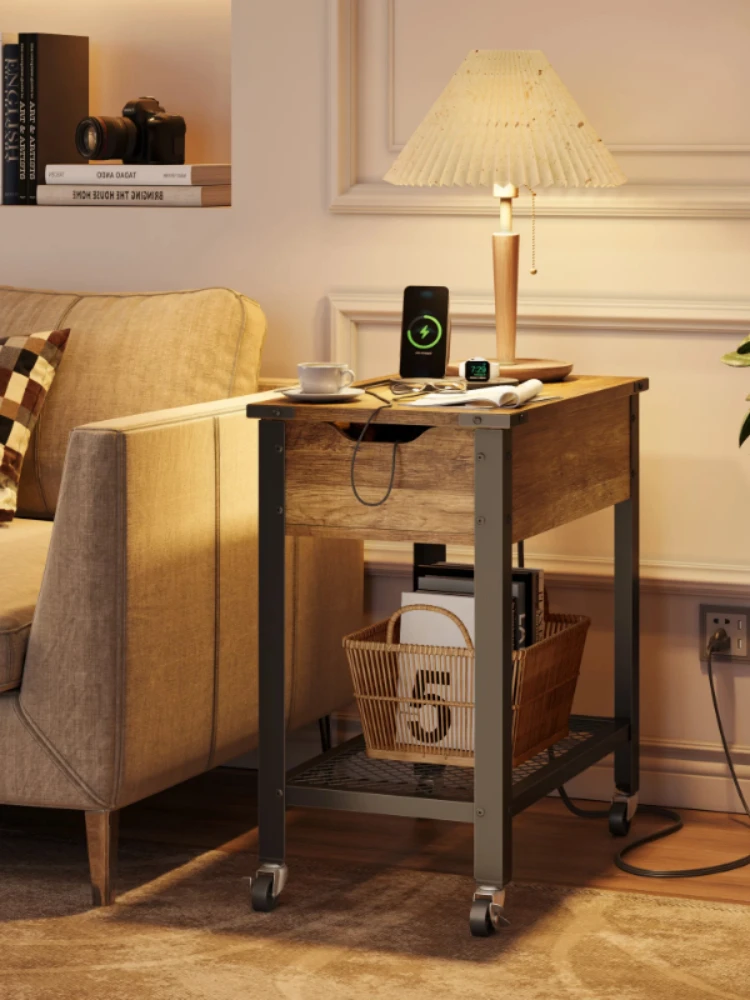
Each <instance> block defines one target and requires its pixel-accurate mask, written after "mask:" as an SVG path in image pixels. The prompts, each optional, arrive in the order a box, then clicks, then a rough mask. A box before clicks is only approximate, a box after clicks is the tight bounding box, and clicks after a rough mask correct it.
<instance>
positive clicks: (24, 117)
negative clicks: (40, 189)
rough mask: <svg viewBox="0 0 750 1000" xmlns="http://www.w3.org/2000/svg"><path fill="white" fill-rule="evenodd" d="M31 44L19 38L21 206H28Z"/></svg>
mask: <svg viewBox="0 0 750 1000" xmlns="http://www.w3.org/2000/svg"><path fill="white" fill-rule="evenodd" d="M28 47H29V43H28V39H27V36H26V35H19V36H18V68H19V73H20V79H19V82H18V202H17V204H19V205H25V204H26V194H27V190H26V179H27V164H28V153H29V143H28V135H27V132H28V125H27V121H28V114H29V101H28V73H29V62H28V59H27V58H26V52H27V50H28Z"/></svg>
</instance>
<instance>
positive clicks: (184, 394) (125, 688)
mask: <svg viewBox="0 0 750 1000" xmlns="http://www.w3.org/2000/svg"><path fill="white" fill-rule="evenodd" d="M67 328H69V329H70V331H71V332H70V338H69V340H68V345H67V348H66V351H65V354H64V357H63V359H62V362H61V364H60V368H59V371H58V373H57V376H56V379H55V381H54V383H53V385H52V388H51V391H50V393H49V397H48V399H47V402H46V404H45V407H44V409H43V411H42V414H41V417H40V420H39V423H38V424H37V427H36V429H35V431H34V434H33V437H32V440H31V444H30V450H29V452H28V454H27V456H26V460H25V463H24V467H23V472H22V478H21V484H20V489H19V509H18V516H17V517H16V519H15V520H14V521H12V522H11V523H10V524H9V525H5V526H0V805H2V804H5V805H22V806H39V807H43V808H66V809H76V810H81V811H82V812H84V813H85V815H86V830H87V840H88V849H89V861H90V870H91V882H92V890H93V898H94V902H95V904H107V903H109V902H111V900H112V897H113V880H114V868H115V860H116V853H117V815H118V810H120V809H122V807H123V806H127V805H128V804H130V803H132V802H135V801H137V800H139V799H142V798H144V797H146V796H149V795H152V794H154V793H155V792H158V791H160V790H162V789H164V788H166V787H168V786H171V785H174V784H176V783H178V782H181V781H184V780H185V779H187V778H190V777H192V776H194V775H197V774H199V773H201V772H203V771H205V770H207V769H210V768H213V767H215V766H216V765H219V764H221V763H223V762H225V761H228V760H230V759H231V758H233V757H236V756H238V755H240V754H243V753H245V752H247V751H250V750H252V749H253V748H254V747H255V746H256V743H257V716H258V703H257V610H256V609H257V595H258V587H259V586H262V581H260V580H258V576H257V468H256V465H257V454H256V449H257V425H256V424H255V423H254V422H251V421H249V420H247V419H246V417H245V412H244V411H245V405H246V403H247V402H248V400H249V399H251V398H256V397H253V396H252V395H251V394H253V393H256V391H257V390H258V389H259V388H261V389H262V388H264V387H265V388H268V383H266V384H265V386H264V385H261V384H260V383H259V368H260V360H261V349H262V345H263V339H264V335H265V330H266V322H265V318H264V315H263V312H262V311H261V309H260V307H259V306H258V305H257V304H256V303H254V302H252V301H250V300H249V299H247V298H245V297H243V296H241V295H238V294H237V293H235V292H232V291H229V290H227V289H203V290H198V291H191V292H176V293H165V294H145V295H140V294H135V295H89V294H74V293H70V292H63V293H56V292H42V291H29V290H24V289H16V288H7V287H6V288H0V331H2V332H3V333H4V334H7V335H16V334H28V333H32V332H35V331H42V330H52V329H67ZM286 579H287V595H286V600H287V621H288V623H289V625H288V630H289V631H288V641H287V663H286V674H287V719H288V724H289V726H290V728H296V727H300V726H304V725H306V724H308V723H310V722H313V721H314V720H316V719H319V718H321V717H323V716H325V715H327V714H329V713H331V712H333V711H334V710H336V709H337V708H339V707H341V706H342V705H344V704H346V703H347V702H348V701H350V698H351V688H350V682H349V677H348V672H347V669H346V663H345V660H344V658H343V655H342V649H341V637H342V635H343V634H345V633H346V632H348V631H351V630H354V629H355V628H358V627H360V624H361V617H362V588H363V556H362V545H361V543H359V542H350V541H333V540H322V539H290V540H289V544H288V546H287V576H286Z"/></svg>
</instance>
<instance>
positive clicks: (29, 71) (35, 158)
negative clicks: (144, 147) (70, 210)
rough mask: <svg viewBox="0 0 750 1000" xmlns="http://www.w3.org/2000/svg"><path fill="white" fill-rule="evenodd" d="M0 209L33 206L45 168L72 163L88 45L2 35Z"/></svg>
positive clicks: (85, 105) (84, 98) (77, 39)
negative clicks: (53, 164)
mask: <svg viewBox="0 0 750 1000" xmlns="http://www.w3.org/2000/svg"><path fill="white" fill-rule="evenodd" d="M0 48H1V49H2V113H3V131H2V134H3V155H2V192H3V204H4V205H35V204H37V192H38V190H39V187H40V186H41V185H40V179H41V178H42V176H43V175H44V171H45V168H46V166H47V164H48V163H53V162H55V161H57V162H59V161H61V160H66V159H73V158H74V157H75V156H76V155H77V153H76V146H75V130H76V126H77V125H78V123H79V122H80V121H81V120H82V119H83V118H85V117H86V116H87V115H88V113H89V40H88V38H86V37H84V36H80V35H48V34H43V33H41V32H31V33H22V34H20V35H15V34H8V33H3V34H2V35H1V36H0Z"/></svg>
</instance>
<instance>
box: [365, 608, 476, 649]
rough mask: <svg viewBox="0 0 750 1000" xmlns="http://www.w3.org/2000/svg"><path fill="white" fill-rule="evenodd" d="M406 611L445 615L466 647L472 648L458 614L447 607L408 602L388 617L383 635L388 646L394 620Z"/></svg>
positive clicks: (391, 636)
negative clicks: (461, 637) (457, 629)
mask: <svg viewBox="0 0 750 1000" xmlns="http://www.w3.org/2000/svg"><path fill="white" fill-rule="evenodd" d="M407 611H434V612H436V614H439V615H445V617H446V618H450V620H451V621H452V622H453V624H454V625H457V626H458V628H459V631H460V632H461V635H462V636H463V639H464V642H465V643H466V648H467V649H473V648H474V643H473V642H472V641H471V636H470V635H469V630H468V629H467V628H466V626H465V625H464V623H463V622H462V621H461V619H460V618H459V617H458V615H454V614H453V612H452V611H448V609H447V608H439V607H437V605H435V604H408V605H407V606H406V607H405V608H399V609H398V611H394V612H393V614H392V615H391V617H390V618H389V619H388V631H387V632H386V637H385V641H386V642H387V643H388V645H389V646H390V645H392V643H393V630H394V629H395V628H396V622H397V621H398V620H399V618H400V617H401V615H403V614H405V613H406V612H407Z"/></svg>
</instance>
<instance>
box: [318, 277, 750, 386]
mask: <svg viewBox="0 0 750 1000" xmlns="http://www.w3.org/2000/svg"><path fill="white" fill-rule="evenodd" d="M402 295H403V293H402V292H401V291H398V292H396V291H393V292H388V291H379V292H372V291H339V292H332V293H331V294H330V295H329V297H328V300H329V318H330V330H329V356H330V358H331V360H333V361H342V362H343V361H346V362H347V363H348V364H349V365H350V366H351V367H352V368H354V369H355V370H356V367H357V353H358V350H357V348H358V339H359V326H360V325H361V324H363V323H369V324H376V325H382V326H398V324H399V323H400V322H401V309H402ZM451 320H452V322H453V325H454V327H460V326H462V325H463V326H471V327H474V328H479V329H482V330H487V332H488V335H492V336H494V330H495V306H494V298H493V296H492V295H484V294H469V293H464V294H454V295H452V296H451ZM518 329H519V331H524V330H529V331H536V332H545V333H550V332H581V331H585V330H596V331H597V332H599V333H621V332H627V333H638V334H664V333H667V334H675V335H678V336H685V335H686V334H693V335H701V336H713V335H724V336H726V335H732V336H736V337H742V336H744V335H747V333H748V332H750V299H736V300H731V299H729V300H727V299H723V298H718V297H717V298H716V299H695V300H692V301H691V300H685V299H680V300H676V299H675V300H673V299H658V298H650V297H641V298H628V299H618V298H613V297H606V298H605V297H595V296H588V297H586V298H583V297H580V296H562V295H534V296H520V297H519V302H518Z"/></svg>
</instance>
